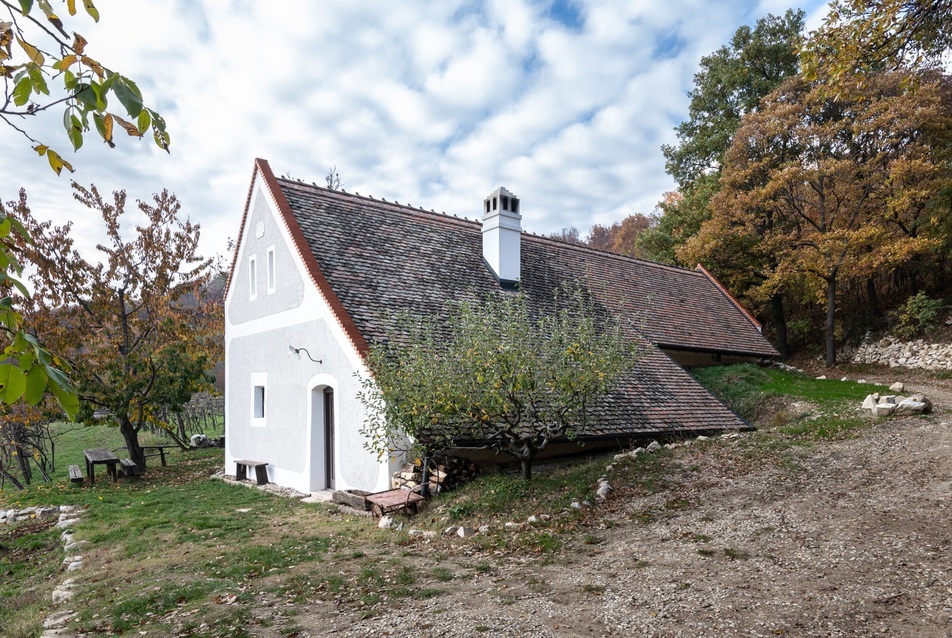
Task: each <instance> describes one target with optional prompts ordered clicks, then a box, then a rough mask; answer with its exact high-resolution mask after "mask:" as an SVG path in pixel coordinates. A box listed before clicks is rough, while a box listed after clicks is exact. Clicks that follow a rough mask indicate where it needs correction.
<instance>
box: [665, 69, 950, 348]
mask: <svg viewBox="0 0 952 638" xmlns="http://www.w3.org/2000/svg"><path fill="white" fill-rule="evenodd" d="M950 142H952V83H950V79H949V77H948V76H945V75H942V74H939V73H929V74H925V75H921V76H919V77H918V78H917V79H916V81H915V82H909V81H908V77H907V76H906V75H905V74H903V73H898V72H897V73H889V74H880V75H876V76H870V77H865V78H863V79H862V80H858V79H856V80H853V81H849V82H845V81H843V82H842V83H841V89H840V92H839V97H838V98H835V99H834V98H831V97H830V93H829V91H828V90H827V87H825V86H823V85H821V84H818V83H810V82H807V81H806V80H804V79H802V78H799V77H798V78H794V79H792V80H789V81H788V82H787V83H785V84H784V85H783V86H782V87H781V88H780V89H778V90H777V91H776V92H774V93H773V94H771V95H770V96H768V97H767V98H765V100H764V101H763V103H762V104H761V107H760V109H759V110H758V111H757V112H755V113H751V114H749V115H748V116H747V117H746V118H745V119H744V123H743V125H742V126H741V128H740V129H739V130H738V131H737V133H736V135H735V137H734V141H733V143H732V145H731V148H730V150H729V152H728V153H727V155H726V157H725V162H724V169H723V173H722V178H721V181H722V187H721V190H720V192H719V193H718V194H717V195H716V196H715V197H714V198H713V200H712V202H711V210H712V217H711V219H710V220H708V221H707V222H705V224H704V226H703V228H702V231H701V232H700V233H699V234H698V236H697V237H695V238H694V239H693V240H692V241H691V242H689V244H688V245H687V246H685V248H684V251H683V254H684V256H685V258H691V259H697V260H700V261H702V262H704V261H706V260H707V258H708V257H711V256H714V255H717V254H720V255H724V254H728V255H732V256H735V258H736V259H737V263H736V264H735V266H736V267H737V268H738V269H740V270H741V271H746V272H747V273H748V274H750V273H756V275H755V276H754V278H752V279H751V280H750V281H749V283H750V284H751V286H752V293H751V294H753V295H755V296H756V295H760V297H761V298H769V297H770V296H772V295H775V294H776V293H777V292H778V291H780V290H783V289H789V288H790V287H792V286H793V285H794V284H797V285H802V284H806V285H807V286H809V288H807V289H808V290H809V289H812V290H814V291H815V294H816V297H817V298H818V299H819V300H821V302H822V303H823V305H824V306H825V309H826V321H825V330H824V331H825V335H826V339H825V340H826V361H827V363H828V364H830V365H832V364H833V363H835V361H836V341H835V335H836V319H837V291H838V286H839V285H840V284H841V283H842V282H843V281H846V280H851V279H859V280H863V279H865V278H868V277H870V276H872V275H873V274H874V273H877V272H886V273H888V272H892V271H893V270H894V269H896V268H897V267H900V266H901V265H903V264H905V263H907V262H908V261H909V260H911V259H914V258H915V257H916V256H920V255H925V254H928V253H929V252H930V251H933V250H935V249H936V248H938V247H939V246H941V245H943V243H945V242H946V241H947V238H945V239H943V237H941V234H942V233H943V232H944V231H943V228H944V227H945V224H944V221H943V220H944V218H945V217H947V216H948V214H949V212H950V211H949V207H948V205H947V204H943V203H942V200H941V195H942V193H943V192H944V191H947V189H949V188H950V187H952V165H950V163H949V159H950V157H949V149H950V148H952V146H950ZM722 266H724V267H726V266H728V265H727V264H722ZM721 270H722V271H723V270H724V268H723V267H722V269H721ZM735 276H744V275H742V274H737V273H735Z"/></svg>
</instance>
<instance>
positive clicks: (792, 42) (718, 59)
mask: <svg viewBox="0 0 952 638" xmlns="http://www.w3.org/2000/svg"><path fill="white" fill-rule="evenodd" d="M804 17H805V14H804V12H803V11H801V10H798V11H793V10H789V11H787V12H786V13H785V14H784V15H783V16H782V17H781V16H775V15H767V16H766V17H764V18H761V19H760V20H758V21H757V23H756V24H755V25H754V28H753V29H751V28H750V27H749V26H746V25H745V26H742V27H740V28H739V29H737V31H736V32H735V33H734V37H733V38H731V41H730V44H729V45H725V46H722V47H721V48H720V49H718V50H717V51H715V52H714V53H712V54H711V55H708V56H705V57H703V58H701V70H700V71H699V72H698V73H696V74H695V75H694V89H693V90H691V91H690V92H689V93H688V97H690V98H691V104H690V106H689V107H688V119H687V120H686V121H684V122H681V124H679V125H678V126H677V127H676V128H675V131H676V132H677V136H678V144H677V145H676V146H668V145H665V146H663V147H662V148H661V150H662V152H663V153H664V156H665V160H666V163H665V167H666V169H667V172H668V174H669V175H671V176H672V177H674V179H675V180H676V181H677V182H678V185H679V186H680V187H681V188H683V187H685V186H686V185H687V184H689V183H691V182H693V181H694V180H696V179H698V178H699V177H701V176H703V175H706V174H708V173H711V172H718V171H719V170H720V165H721V160H722V159H723V157H724V153H725V152H726V151H727V148H728V147H729V146H730V143H731V139H732V138H733V136H734V131H736V130H737V128H738V126H740V121H741V118H742V117H743V116H744V115H745V114H746V113H749V112H751V111H754V110H756V109H757V106H758V105H759V104H760V100H761V99H762V98H763V97H764V96H765V95H767V94H768V93H770V92H771V91H773V90H774V89H776V88H777V87H778V86H780V84H781V83H782V82H783V81H784V80H785V79H787V78H788V77H791V76H793V75H796V74H797V73H798V72H799V69H800V67H799V58H798V53H799V50H800V47H801V45H802V41H803V40H802V33H803V21H804Z"/></svg>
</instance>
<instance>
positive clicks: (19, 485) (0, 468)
mask: <svg viewBox="0 0 952 638" xmlns="http://www.w3.org/2000/svg"><path fill="white" fill-rule="evenodd" d="M0 476H2V477H3V478H5V479H7V480H8V481H10V482H11V483H12V484H13V487H15V488H17V489H18V490H22V489H23V484H22V483H20V481H18V480H17V478H16V477H15V476H13V475H12V474H10V473H9V472H7V470H6V469H5V468H4V467H3V466H2V465H0Z"/></svg>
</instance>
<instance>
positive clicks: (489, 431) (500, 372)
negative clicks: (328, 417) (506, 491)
mask: <svg viewBox="0 0 952 638" xmlns="http://www.w3.org/2000/svg"><path fill="white" fill-rule="evenodd" d="M550 304H551V302H549V304H545V305H550ZM555 307H556V308H558V310H552V311H550V312H549V313H547V314H544V315H543V316H535V315H534V313H535V312H536V311H537V310H538V307H537V306H533V305H532V304H530V302H529V300H528V299H527V298H526V296H525V295H523V294H515V295H510V294H507V293H500V294H498V295H494V296H492V297H490V298H488V299H485V300H483V301H475V300H469V301H463V302H460V303H459V304H458V305H457V306H455V307H454V308H452V311H451V312H450V313H449V314H450V317H449V319H448V321H447V320H446V319H445V318H444V321H443V323H437V320H436V319H435V318H431V319H425V318H412V317H410V316H405V317H404V324H405V326H406V327H405V331H406V335H407V338H406V339H400V340H399V345H398V344H397V341H398V340H396V339H395V340H394V342H392V343H390V344H378V345H376V346H374V347H372V348H371V354H370V358H369V368H370V372H371V375H372V376H371V377H367V378H363V379H362V380H361V381H362V386H363V387H362V391H361V393H360V395H359V396H360V399H361V400H362V401H363V403H364V404H365V406H366V407H367V409H368V415H369V416H368V419H367V421H366V423H365V425H364V428H365V429H364V433H365V434H366V435H367V438H368V442H369V443H368V447H369V449H371V450H373V451H375V452H377V453H378V454H381V455H382V454H388V453H392V452H393V451H394V446H398V447H399V446H401V445H402V444H406V445H407V446H408V447H409V448H410V450H413V451H416V452H420V451H421V450H431V451H436V450H440V449H445V448H452V447H457V446H459V445H460V444H461V443H465V442H477V443H480V444H482V445H485V446H487V447H492V448H494V449H496V450H498V451H499V452H503V453H507V454H510V455H512V456H513V457H514V458H516V459H518V460H519V461H520V462H521V463H522V475H523V477H524V478H525V479H526V480H529V479H530V478H531V476H532V461H533V459H534V458H535V457H536V455H537V454H538V453H539V452H541V451H542V450H544V449H545V448H546V447H547V446H548V445H549V444H550V443H551V442H552V441H555V440H559V439H573V438H575V437H576V436H578V435H579V434H581V433H584V432H585V431H586V430H587V428H588V427H589V426H590V425H592V419H593V418H594V417H593V408H594V407H595V405H596V403H597V401H598V399H599V398H600V397H602V396H603V395H605V394H606V393H608V392H609V390H611V388H612V387H613V386H614V385H615V383H616V382H617V381H618V380H619V378H620V377H621V376H622V375H623V374H624V373H625V372H626V371H628V370H630V369H631V367H632V366H633V365H634V362H635V359H636V354H637V353H636V352H635V350H634V349H633V346H632V344H633V343H634V342H633V341H632V339H631V335H630V334H629V333H627V332H626V331H625V330H624V327H623V326H622V325H621V323H619V322H613V321H609V320H601V319H599V318H598V317H597V315H596V313H595V311H594V309H593V308H592V307H591V305H590V304H589V303H588V302H586V301H585V298H584V295H583V294H582V292H581V291H575V292H572V293H571V294H565V295H563V296H562V298H561V299H558V298H557V299H556V300H555ZM401 442H403V443H401Z"/></svg>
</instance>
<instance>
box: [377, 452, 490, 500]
mask: <svg viewBox="0 0 952 638" xmlns="http://www.w3.org/2000/svg"><path fill="white" fill-rule="evenodd" d="M477 473H478V468H477V467H476V464H475V463H473V462H472V461H470V460H468V459H464V458H460V457H458V456H440V457H437V458H436V459H432V460H431V461H430V472H429V479H430V491H431V492H432V493H434V494H438V493H440V492H446V491H448V490H452V489H454V488H456V487H457V486H459V485H462V484H463V483H465V482H466V481H469V480H472V479H473V478H474V477H475V476H476V474H477ZM422 480H423V462H422V461H418V462H416V463H412V464H411V463H408V464H405V465H404V466H403V467H402V468H400V471H399V472H395V473H394V474H393V476H392V478H391V480H390V486H391V487H392V488H393V489H397V488H403V489H407V490H412V489H413V488H415V487H419V485H420V482H421V481H422Z"/></svg>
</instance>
